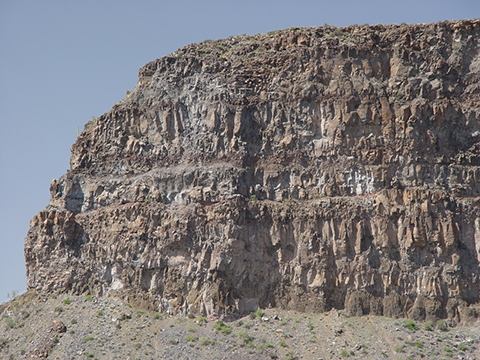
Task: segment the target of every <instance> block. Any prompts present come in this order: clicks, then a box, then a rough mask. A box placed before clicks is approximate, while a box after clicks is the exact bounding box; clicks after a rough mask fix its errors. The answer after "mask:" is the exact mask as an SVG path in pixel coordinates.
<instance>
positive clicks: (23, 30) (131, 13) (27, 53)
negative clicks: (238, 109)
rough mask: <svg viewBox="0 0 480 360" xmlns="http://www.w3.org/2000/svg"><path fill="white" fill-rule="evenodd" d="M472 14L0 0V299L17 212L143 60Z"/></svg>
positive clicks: (22, 286) (30, 207)
mask: <svg viewBox="0 0 480 360" xmlns="http://www.w3.org/2000/svg"><path fill="white" fill-rule="evenodd" d="M479 17H480V1H478V0H454V1H446V0H435V1H433V0H423V1H418V0H415V1H412V0H399V1H397V0H381V1H374V0H363V1H359V0H330V1H323V0H316V1H313V0H312V1H310V0H297V1H283V0H275V1H274V0H269V1H262V0H253V1H251V0H244V1H228V0H222V1H217V0H215V1H209V0H203V1H182V0H177V1H161V0H159V1H122V0H115V1H109V0H102V1H98V0H95V1H89V0H82V1H67V0H62V1H49V0H43V1H38V0H37V1H23V0H0V85H1V90H0V129H1V131H0V303H2V302H3V301H6V300H7V299H8V295H9V294H11V293H12V291H16V292H18V293H22V292H24V291H25V290H26V278H25V265H24V257H23V245H24V238H25V237H26V235H27V232H28V228H29V221H30V220H31V219H32V218H33V216H34V215H35V214H37V213H38V212H39V211H41V210H42V209H43V208H44V207H45V206H46V205H47V204H48V201H49V198H50V193H49V185H50V183H51V181H52V179H54V178H55V179H58V178H59V177H60V176H61V175H63V174H64V173H65V172H66V171H67V169H68V168H69V157H70V147H71V145H72V144H73V143H74V141H75V139H76V136H77V128H78V129H79V130H80V131H81V130H82V129H83V125H84V124H85V123H87V122H88V121H89V120H90V119H92V117H94V116H99V115H101V114H103V113H105V112H107V111H108V110H110V108H111V107H112V105H113V104H115V103H116V102H118V101H120V100H121V99H122V98H123V97H124V96H125V92H126V90H131V89H133V87H134V86H135V84H136V81H137V75H138V69H139V68H140V67H141V66H143V65H144V64H146V63H147V62H149V61H152V60H155V59H157V58H159V57H162V56H164V55H167V54H169V53H172V52H174V51H176V50H177V49H178V48H181V47H183V46H185V45H187V44H190V43H194V42H200V41H203V40H206V39H212V40H213V39H220V38H226V37H229V36H233V35H240V34H256V33H266V32H268V31H272V30H278V29H284V28H289V27H294V26H296V27H303V26H323V25H324V24H329V25H335V26H348V25H351V24H358V25H363V24H367V23H368V24H378V23H382V24H391V23H397V24H400V23H402V22H405V23H430V22H437V21H443V20H460V19H474V18H479Z"/></svg>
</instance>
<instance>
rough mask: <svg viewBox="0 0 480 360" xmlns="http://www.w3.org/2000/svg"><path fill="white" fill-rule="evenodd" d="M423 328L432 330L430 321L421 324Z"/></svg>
mask: <svg viewBox="0 0 480 360" xmlns="http://www.w3.org/2000/svg"><path fill="white" fill-rule="evenodd" d="M423 328H424V329H425V330H426V331H432V330H433V325H432V322H431V321H427V322H426V323H425V324H423Z"/></svg>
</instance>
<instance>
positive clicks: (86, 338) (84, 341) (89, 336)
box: [82, 335, 95, 343]
mask: <svg viewBox="0 0 480 360" xmlns="http://www.w3.org/2000/svg"><path fill="white" fill-rule="evenodd" d="M93 339H95V338H94V337H93V335H87V336H85V337H84V338H83V339H82V342H83V343H86V342H88V341H92V340H93Z"/></svg>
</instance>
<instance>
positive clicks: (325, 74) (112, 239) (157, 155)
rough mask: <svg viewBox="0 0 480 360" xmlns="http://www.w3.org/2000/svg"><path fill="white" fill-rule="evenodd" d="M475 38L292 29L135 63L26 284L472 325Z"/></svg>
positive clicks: (226, 307) (66, 189) (396, 28)
mask: <svg viewBox="0 0 480 360" xmlns="http://www.w3.org/2000/svg"><path fill="white" fill-rule="evenodd" d="M479 35H480V20H471V21H470V20H464V21H458V22H442V23H437V24H421V25H386V26H382V25H375V26H349V27H346V28H335V27H329V26H325V27H320V28H290V29H287V30H282V31H275V32H272V33H268V34H265V35H253V36H234V37H231V38H228V39H224V40H216V41H210V40H209V41H204V42H202V43H199V44H191V45H188V46H186V47H184V48H181V49H179V50H178V51H177V52H175V53H173V54H171V55H168V56H165V57H162V58H160V59H158V60H155V61H152V62H150V63H148V64H146V65H145V66H144V67H142V68H141V69H140V71H139V78H138V83H137V85H136V87H135V88H134V89H133V91H131V92H130V93H129V94H128V95H127V96H126V97H125V98H124V99H123V100H122V101H121V102H119V103H117V104H115V105H114V106H113V108H112V109H111V110H110V111H109V112H107V113H106V114H104V115H102V116H100V117H98V118H96V119H95V120H93V121H91V122H90V123H88V124H87V125H86V126H85V129H84V131H83V132H82V133H81V135H80V136H79V137H78V139H77V141H76V142H75V144H74V145H73V146H72V155H71V159H70V165H71V167H70V170H69V171H68V172H67V174H65V175H63V176H62V177H61V178H60V179H58V180H54V181H53V182H52V184H51V186H50V191H51V200H50V204H49V205H48V206H47V207H46V208H45V209H44V210H43V211H41V212H40V213H39V214H38V215H36V216H35V217H34V219H33V220H32V221H31V224H30V230H29V232H28V235H27V238H26V240H25V261H26V266H27V286H28V288H32V289H36V290H38V291H55V292H68V293H75V294H81V293H92V294H95V295H104V294H112V295H114V294H116V295H118V296H121V297H128V299H129V301H130V302H135V303H138V304H140V305H143V306H146V307H149V308H152V309H157V310H159V311H167V312H171V313H183V314H186V313H194V314H202V315H208V316H211V315H226V314H231V313H237V314H242V313H246V312H250V311H254V310H256V309H257V308H258V307H261V308H266V307H279V308H283V309H294V310H300V311H312V312H323V311H326V310H330V309H332V308H336V309H345V312H346V313H347V314H349V315H362V314H375V315H385V316H389V317H400V316H408V317H411V318H415V319H438V318H443V319H449V321H451V322H452V323H456V322H459V321H461V320H463V319H467V318H469V317H476V316H477V311H476V310H475V307H474V306H470V305H472V304H475V303H477V302H478V301H479V296H480V288H479V279H478V275H479V271H478V269H479V262H478V261H479V248H480V243H479V242H480V207H479V205H480V152H479V150H480V101H479V100H480V85H479V84H480V81H479V80H480V36H479Z"/></svg>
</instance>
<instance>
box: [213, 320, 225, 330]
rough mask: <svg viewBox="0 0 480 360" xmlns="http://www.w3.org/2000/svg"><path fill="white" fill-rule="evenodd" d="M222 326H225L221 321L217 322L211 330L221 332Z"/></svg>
mask: <svg viewBox="0 0 480 360" xmlns="http://www.w3.org/2000/svg"><path fill="white" fill-rule="evenodd" d="M224 326H225V324H224V322H223V321H222V320H218V321H217V322H216V323H215V325H213V328H214V329H215V330H221V329H222V327H224Z"/></svg>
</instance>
